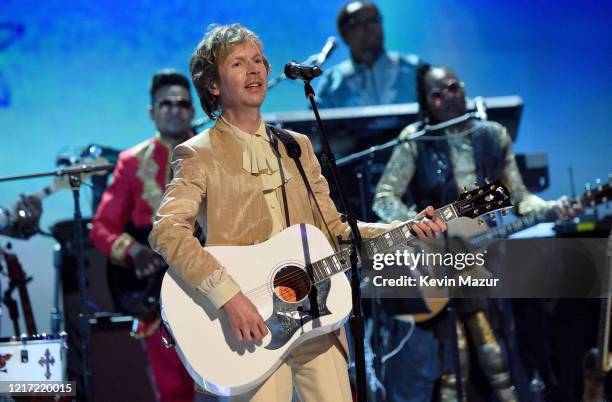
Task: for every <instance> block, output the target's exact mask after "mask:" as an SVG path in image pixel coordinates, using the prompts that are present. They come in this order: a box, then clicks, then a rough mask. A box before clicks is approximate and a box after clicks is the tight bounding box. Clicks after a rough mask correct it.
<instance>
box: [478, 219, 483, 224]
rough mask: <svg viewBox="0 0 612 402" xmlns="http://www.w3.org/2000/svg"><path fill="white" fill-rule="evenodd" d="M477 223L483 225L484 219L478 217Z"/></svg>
mask: <svg viewBox="0 0 612 402" xmlns="http://www.w3.org/2000/svg"><path fill="white" fill-rule="evenodd" d="M478 224H479V225H480V226H482V225H484V221H483V220H482V218H478Z"/></svg>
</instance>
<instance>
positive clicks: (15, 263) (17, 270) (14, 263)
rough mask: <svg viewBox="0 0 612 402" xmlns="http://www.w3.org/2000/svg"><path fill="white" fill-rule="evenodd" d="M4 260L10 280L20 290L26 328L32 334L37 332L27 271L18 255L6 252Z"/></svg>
mask: <svg viewBox="0 0 612 402" xmlns="http://www.w3.org/2000/svg"><path fill="white" fill-rule="evenodd" d="M4 260H5V261H6V265H7V268H8V273H9V278H10V281H11V282H13V283H14V286H15V287H16V288H17V289H18V291H19V302H20V303H21V309H22V310H23V320H24V322H25V325H26V330H27V332H28V334H30V335H33V334H36V333H37V332H38V331H37V330H36V323H35V321H34V312H33V311H32V304H31V303H30V295H29V294H28V288H27V282H28V280H27V278H26V275H25V272H24V271H23V268H22V267H21V264H20V263H19V260H17V256H15V255H13V254H9V253H6V252H4ZM17 335H19V334H17Z"/></svg>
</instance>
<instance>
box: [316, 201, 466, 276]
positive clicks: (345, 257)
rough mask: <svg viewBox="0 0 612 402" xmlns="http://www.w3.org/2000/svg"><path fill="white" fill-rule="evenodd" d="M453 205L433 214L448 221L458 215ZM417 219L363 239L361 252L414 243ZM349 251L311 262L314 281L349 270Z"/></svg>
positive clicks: (386, 249) (346, 249) (373, 251)
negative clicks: (413, 228)
mask: <svg viewBox="0 0 612 402" xmlns="http://www.w3.org/2000/svg"><path fill="white" fill-rule="evenodd" d="M453 205H454V204H449V205H447V206H445V207H442V208H439V209H437V210H435V211H434V216H435V217H438V218H440V219H442V220H443V221H444V222H449V221H451V220H453V219H455V218H457V217H458V215H457V212H456V210H455V208H454V206H453ZM419 221H420V219H418V218H417V219H414V220H411V221H409V222H406V223H404V224H402V225H400V226H398V227H396V228H394V229H391V230H389V231H388V232H385V233H383V234H381V235H379V236H376V237H373V238H371V239H364V241H363V246H362V251H363V253H364V254H365V256H366V257H367V258H372V257H373V256H374V254H378V253H384V252H385V251H388V250H393V249H395V248H397V247H399V246H402V245H411V244H414V243H415V242H416V241H417V239H418V237H417V236H415V235H414V234H413V232H412V225H414V224H415V223H417V222H419ZM350 253H351V250H350V248H345V249H342V250H340V251H339V252H337V253H335V254H333V255H331V256H329V257H326V258H324V259H322V260H319V261H317V262H314V263H313V264H311V265H310V267H309V270H310V275H311V276H312V278H313V279H314V282H315V283H319V282H322V281H324V280H326V279H328V278H330V277H331V276H333V275H335V274H337V273H340V272H344V271H347V270H349V269H350V268H351V258H350ZM357 261H358V262H361V258H360V256H359V255H357Z"/></svg>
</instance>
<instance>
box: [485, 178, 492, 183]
mask: <svg viewBox="0 0 612 402" xmlns="http://www.w3.org/2000/svg"><path fill="white" fill-rule="evenodd" d="M484 180H485V183H487V184H491V183H492V182H493V181H492V180H491V179H489V178H488V177H485V179H484Z"/></svg>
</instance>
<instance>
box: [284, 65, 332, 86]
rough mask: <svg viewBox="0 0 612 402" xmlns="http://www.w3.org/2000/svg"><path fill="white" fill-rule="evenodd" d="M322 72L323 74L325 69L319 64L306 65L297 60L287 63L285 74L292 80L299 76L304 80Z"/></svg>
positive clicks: (308, 79)
mask: <svg viewBox="0 0 612 402" xmlns="http://www.w3.org/2000/svg"><path fill="white" fill-rule="evenodd" d="M321 74H323V70H321V67H319V66H306V65H304V64H298V62H297V61H295V60H292V61H290V62H289V63H287V64H285V75H286V76H287V78H289V79H290V80H295V79H298V78H299V79H301V80H304V81H310V80H312V79H313V78H315V77H318V76H319V75H321Z"/></svg>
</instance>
